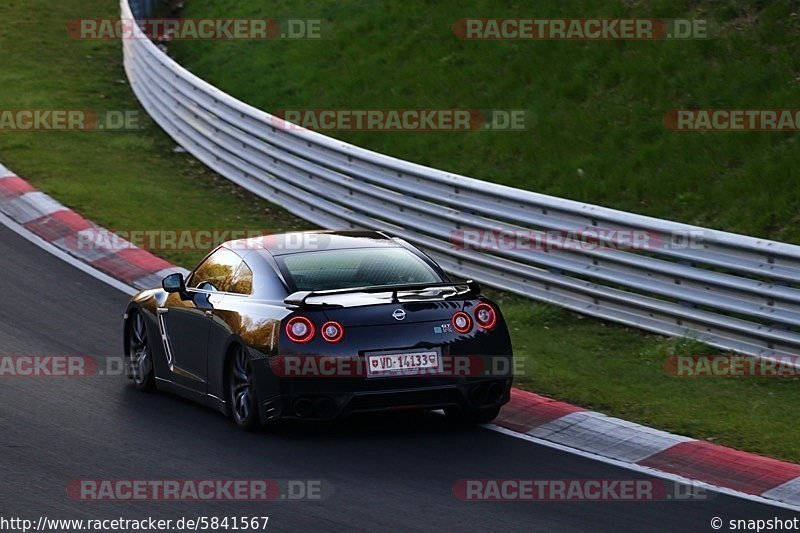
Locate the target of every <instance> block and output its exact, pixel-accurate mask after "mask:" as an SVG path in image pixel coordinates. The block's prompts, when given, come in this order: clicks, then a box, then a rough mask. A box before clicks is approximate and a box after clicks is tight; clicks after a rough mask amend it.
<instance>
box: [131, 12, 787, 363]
mask: <svg viewBox="0 0 800 533" xmlns="http://www.w3.org/2000/svg"><path fill="white" fill-rule="evenodd" d="M154 3H155V2H154V1H153V0H130V4H131V5H133V6H134V12H135V13H136V14H137V16H138V17H139V18H141V17H143V16H146V15H147V14H148V13H149V9H151V8H152V5H153V4H154ZM131 5H129V0H121V9H122V17H123V18H131V17H132V11H131V7H132V6H131ZM139 37H140V38H137V39H129V40H125V41H124V43H123V46H124V59H125V69H126V72H127V74H128V78H129V80H130V82H131V87H132V88H133V91H134V93H135V94H136V96H137V97H138V99H139V101H140V102H141V104H142V106H143V107H144V108H145V110H147V112H148V113H149V114H150V115H151V116H152V118H153V119H154V120H155V121H156V122H157V123H158V124H159V125H160V126H161V127H162V128H163V129H164V130H165V131H166V132H167V133H168V134H169V135H170V136H171V137H172V138H173V139H175V141H176V142H177V143H178V144H180V145H181V146H182V147H183V148H184V149H186V150H187V151H188V152H189V153H191V154H192V155H194V156H195V157H196V158H198V159H199V160H200V161H202V162H203V163H205V164H206V165H208V166H209V167H210V168H212V169H213V170H215V171H216V172H218V173H220V174H221V175H223V176H225V177H226V178H227V179H229V180H231V181H233V182H234V183H237V184H238V185H241V186H242V187H245V188H246V189H248V190H250V191H252V192H254V193H255V194H257V195H259V196H261V197H263V198H265V199H267V200H269V201H271V202H274V203H277V204H279V205H281V206H283V207H285V208H286V209H288V210H289V211H291V212H292V213H294V214H296V215H298V216H300V217H302V218H304V219H306V220H308V221H310V222H313V223H315V224H318V225H319V226H322V227H328V228H362V229H363V228H369V229H376V230H382V231H386V232H388V233H391V234H394V235H397V236H399V237H402V238H405V239H407V240H408V241H410V242H412V243H414V244H416V245H418V246H420V247H421V248H422V249H424V250H426V251H427V252H428V253H429V254H430V255H431V256H432V257H434V258H435V259H436V260H437V261H438V262H439V263H440V264H441V265H442V266H443V268H445V269H446V270H447V271H449V272H451V273H453V274H456V275H458V276H462V277H465V278H473V279H475V280H478V281H480V282H482V283H485V284H487V285H490V286H493V287H498V288H501V289H504V290H507V291H511V292H514V293H517V294H521V295H524V296H527V297H530V298H533V299H536V300H540V301H544V302H549V303H552V304H556V305H559V306H562V307H565V308H568V309H571V310H574V311H577V312H580V313H584V314H587V315H592V316H596V317H600V318H604V319H608V320H612V321H615V322H620V323H623V324H627V325H630V326H634V327H637V328H641V329H645V330H649V331H653V332H658V333H663V334H667V335H677V336H690V337H695V338H697V339H699V340H702V341H704V342H706V343H708V344H711V345H714V346H718V347H721V348H724V349H730V350H735V351H738V352H742V353H746V354H750V355H755V356H760V357H765V358H774V357H777V356H781V355H800V290H798V288H797V282H798V280H800V246H795V245H790V244H786V243H780V242H774V241H769V240H764V239H758V238H753V237H747V236H743V235H737V234H732V233H726V232H721V231H714V230H710V229H705V228H700V227H697V226H690V225H687V224H680V223H676V222H670V221H666V220H660V219H656V218H651V217H646V216H641V215H636V214H632V213H626V212H623V211H617V210H613V209H608V208H605V207H600V206H596V205H591V204H584V203H580V202H575V201H571V200H565V199H561V198H555V197H552V196H546V195H543V194H537V193H535V192H530V191H524V190H520V189H515V188H512V187H507V186H503V185H498V184H493V183H487V182H484V181H480V180H476V179H473V178H469V177H465V176H459V175H456V174H451V173H448V172H443V171H440V170H436V169H433V168H428V167H424V166H421V165H417V164H414V163H410V162H407V161H403V160H400V159H396V158H392V157H389V156H386V155H382V154H378V153H375V152H372V151H369V150H365V149H362V148H359V147H356V146H353V145H351V144H347V143H345V142H341V141H337V140H335V139H332V138H330V137H326V136H324V135H320V134H318V133H315V132H312V131H308V130H303V129H301V128H296V127H295V128H292V127H286V123H284V122H283V120H281V119H279V118H277V117H274V116H272V115H269V114H268V113H265V112H264V111H260V110H258V109H256V108H254V107H252V106H249V105H247V104H245V103H243V102H241V101H238V100H236V99H235V98H233V97H231V96H230V95H228V94H225V93H224V92H222V91H220V90H219V89H217V88H215V87H213V86H212V85H210V84H208V83H206V82H204V81H203V80H201V79H199V78H198V77H196V76H194V75H193V74H191V73H190V72H189V71H187V70H186V69H184V68H183V67H181V66H180V65H179V64H178V63H176V62H175V61H173V60H172V59H170V58H169V57H168V56H167V55H166V54H164V53H163V52H162V51H161V50H159V48H158V47H157V46H155V45H154V44H153V43H152V42H151V41H149V40H147V39H146V38H144V36H143V35H139ZM600 230H602V231H612V230H622V231H628V232H630V231H633V232H639V233H640V234H644V235H647V236H649V238H650V243H651V244H652V243H656V245H654V246H650V247H648V248H647V250H646V251H643V250H627V251H626V250H620V249H617V250H613V251H612V250H608V249H585V248H586V247H584V249H581V250H575V249H553V248H548V249H547V250H546V251H545V250H535V249H534V250H525V249H519V248H514V247H510V248H509V249H500V247H490V248H486V247H484V248H483V249H478V250H475V249H472V248H470V247H465V246H463V245H462V244H461V237H462V236H463V234H462V233H461V232H468V234H469V235H472V233H469V232H473V231H483V232H489V233H488V234H490V235H491V234H496V232H502V231H510V232H522V233H524V234H527V235H536V234H539V235H546V233H547V232H548V231H557V232H565V231H574V232H577V233H578V234H586V233H587V232H592V231H595V232H596V231H600Z"/></svg>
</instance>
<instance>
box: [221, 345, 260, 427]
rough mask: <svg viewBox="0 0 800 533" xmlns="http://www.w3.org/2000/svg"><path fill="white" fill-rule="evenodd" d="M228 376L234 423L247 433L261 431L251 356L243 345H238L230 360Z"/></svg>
mask: <svg viewBox="0 0 800 533" xmlns="http://www.w3.org/2000/svg"><path fill="white" fill-rule="evenodd" d="M227 375H228V403H229V405H230V408H231V416H232V417H233V421H234V422H236V425H237V426H239V428H240V429H243V430H245V431H255V430H257V429H260V428H261V420H260V417H259V413H258V398H257V397H256V389H255V386H254V383H253V372H252V368H251V366H250V354H249V352H248V351H247V350H246V349H244V348H243V347H242V346H241V345H236V346H235V347H234V348H233V351H232V353H231V354H230V357H229V358H228V368H227Z"/></svg>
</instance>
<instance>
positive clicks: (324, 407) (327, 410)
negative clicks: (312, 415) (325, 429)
mask: <svg viewBox="0 0 800 533" xmlns="http://www.w3.org/2000/svg"><path fill="white" fill-rule="evenodd" d="M314 409H315V410H316V411H317V416H319V417H320V418H332V417H333V415H335V414H336V402H334V401H333V400H332V399H331V398H328V397H327V396H323V397H321V398H317V399H316V400H315V401H314Z"/></svg>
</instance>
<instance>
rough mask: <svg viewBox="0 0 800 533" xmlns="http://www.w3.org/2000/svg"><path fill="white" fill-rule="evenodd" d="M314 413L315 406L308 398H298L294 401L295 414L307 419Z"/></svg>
mask: <svg viewBox="0 0 800 533" xmlns="http://www.w3.org/2000/svg"><path fill="white" fill-rule="evenodd" d="M313 413H314V404H313V403H311V400H309V399H308V398H298V399H296V400H295V401H294V414H296V415H297V416H299V417H300V418H306V417H307V416H311V415H312V414H313Z"/></svg>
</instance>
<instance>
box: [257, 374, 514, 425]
mask: <svg viewBox="0 0 800 533" xmlns="http://www.w3.org/2000/svg"><path fill="white" fill-rule="evenodd" d="M511 382H512V379H511V378H500V379H498V378H494V379H469V380H461V381H460V382H458V383H455V382H450V383H440V384H436V385H430V384H428V385H427V386H406V387H403V388H388V387H387V388H385V389H377V390H359V391H357V392H336V391H332V390H324V389H321V390H315V389H314V388H313V387H304V388H303V390H294V391H291V392H286V393H283V394H280V395H279V396H276V397H273V398H271V399H269V400H267V401H263V402H261V403H260V405H259V407H260V411H261V419H262V422H270V421H276V420H281V419H297V420H333V419H336V418H341V417H347V416H349V415H352V414H356V413H366V412H379V411H393V410H407V409H442V408H445V407H462V408H463V407H487V408H491V407H497V406H501V405H504V404H506V403H508V401H509V399H510V391H511Z"/></svg>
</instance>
